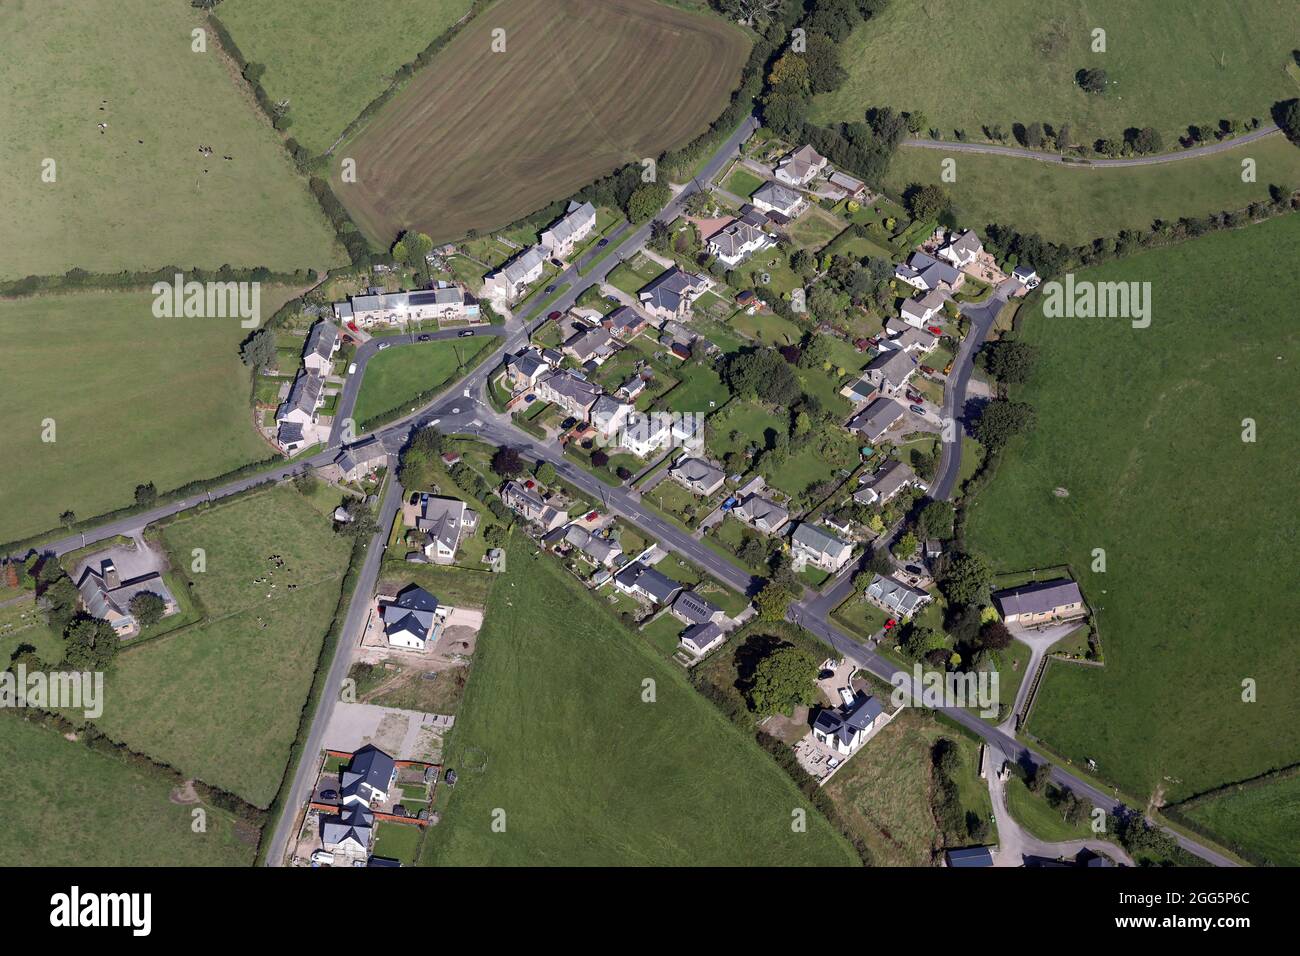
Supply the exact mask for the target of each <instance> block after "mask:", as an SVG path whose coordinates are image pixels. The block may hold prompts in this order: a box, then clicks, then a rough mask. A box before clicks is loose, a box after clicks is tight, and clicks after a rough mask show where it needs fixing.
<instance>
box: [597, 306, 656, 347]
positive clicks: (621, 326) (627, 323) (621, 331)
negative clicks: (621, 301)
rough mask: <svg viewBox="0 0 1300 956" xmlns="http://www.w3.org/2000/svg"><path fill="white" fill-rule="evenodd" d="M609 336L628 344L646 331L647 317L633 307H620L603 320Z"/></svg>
mask: <svg viewBox="0 0 1300 956" xmlns="http://www.w3.org/2000/svg"><path fill="white" fill-rule="evenodd" d="M601 321H602V323H603V324H604V326H605V328H607V329H609V334H610V335H612V336H614V338H616V339H618V340H620V341H622V342H626V341H627V340H628V339H633V338H636V336H637V335H639V334H640V333H641V332H643V331H645V327H646V324H647V323H646V317H645V316H644V315H642V314H641V313H640V312H638V311H637V310H636V309H634V308H632V307H631V306H626V305H620V306H619V307H618V308H617V309H615V310H614V311H613V312H611V313H610V314H609V315H607V316H605V318H604V319H602V320H601Z"/></svg>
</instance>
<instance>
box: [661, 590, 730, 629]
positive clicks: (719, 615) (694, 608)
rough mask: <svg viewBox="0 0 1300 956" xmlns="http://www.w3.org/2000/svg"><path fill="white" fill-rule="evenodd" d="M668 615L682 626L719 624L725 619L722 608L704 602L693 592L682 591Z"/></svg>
mask: <svg viewBox="0 0 1300 956" xmlns="http://www.w3.org/2000/svg"><path fill="white" fill-rule="evenodd" d="M669 613H670V614H672V616H673V617H675V618H677V620H679V621H681V622H682V623H683V624H721V623H722V622H723V621H725V620H726V619H727V615H726V614H724V613H723V612H722V608H720V607H718V606H716V605H714V604H712V603H710V602H709V601H706V600H705V599H704V598H702V597H700V596H699V595H698V594H696V593H695V592H694V591H683V592H682V593H681V594H679V595H677V600H675V601H673V606H672V607H671V608H669Z"/></svg>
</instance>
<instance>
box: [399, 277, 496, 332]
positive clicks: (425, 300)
mask: <svg viewBox="0 0 1300 956" xmlns="http://www.w3.org/2000/svg"><path fill="white" fill-rule="evenodd" d="M407 305H408V317H409V318H410V319H419V320H423V319H436V320H437V321H438V322H460V321H470V322H475V321H478V318H479V305H478V299H476V298H474V296H472V295H470V294H469V293H468V292H466V291H465V290H464V289H462V288H461V287H460V286H458V285H454V284H452V283H450V282H442V281H439V282H438V284H437V286H436V287H435V288H433V289H429V290H427V291H420V292H412V293H410V294H409V295H408V297H407Z"/></svg>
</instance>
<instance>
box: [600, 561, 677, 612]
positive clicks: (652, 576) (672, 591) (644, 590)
mask: <svg viewBox="0 0 1300 956" xmlns="http://www.w3.org/2000/svg"><path fill="white" fill-rule="evenodd" d="M614 587H616V588H618V589H619V590H620V591H622V592H623V593H624V594H631V595H633V596H635V597H642V598H645V599H646V600H647V601H650V602H651V603H653V604H670V603H672V600H673V598H675V597H676V596H677V594H678V592H680V591H681V590H682V588H683V587H684V585H683V584H682V583H681V582H680V581H674V580H673V579H672V578H670V577H668V576H667V575H666V574H663V573H661V572H659V571H656V570H655V569H654V568H652V567H650V566H648V565H645V564H642V563H641V562H640V561H633V562H632V563H631V564H629V565H627V566H626V567H624V568H623V569H622V570H621V571H619V572H618V573H617V574H615V575H614Z"/></svg>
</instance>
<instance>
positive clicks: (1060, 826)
mask: <svg viewBox="0 0 1300 956" xmlns="http://www.w3.org/2000/svg"><path fill="white" fill-rule="evenodd" d="M1006 786H1007V810H1009V811H1010V813H1011V816H1012V818H1014V819H1015V821H1016V822H1017V823H1019V824H1020V825H1021V826H1022V827H1024V828H1025V829H1026V830H1028V831H1029V832H1030V833H1032V834H1033V835H1034V836H1036V837H1038V838H1039V839H1040V840H1047V841H1048V842H1050V843H1063V842H1065V841H1066V840H1085V839H1087V838H1088V837H1090V836H1092V835H1093V834H1092V828H1091V827H1090V826H1089V825H1088V822H1087V820H1086V819H1085V822H1083V823H1080V824H1079V825H1078V826H1075V825H1072V824H1071V823H1069V822H1068V821H1067V820H1066V819H1065V817H1064V816H1063V815H1062V814H1061V813H1059V812H1058V811H1056V810H1053V809H1052V807H1051V806H1050V805H1049V804H1048V802H1047V798H1046V797H1045V796H1039V795H1037V794H1034V793H1030V792H1029V788H1028V787H1026V786H1025V782H1024V781H1023V780H1021V779H1020V778H1019V777H1017V776H1015V775H1014V774H1013V775H1012V777H1011V779H1010V780H1008V781H1007V784H1006ZM1089 810H1090V811H1091V805H1089Z"/></svg>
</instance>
